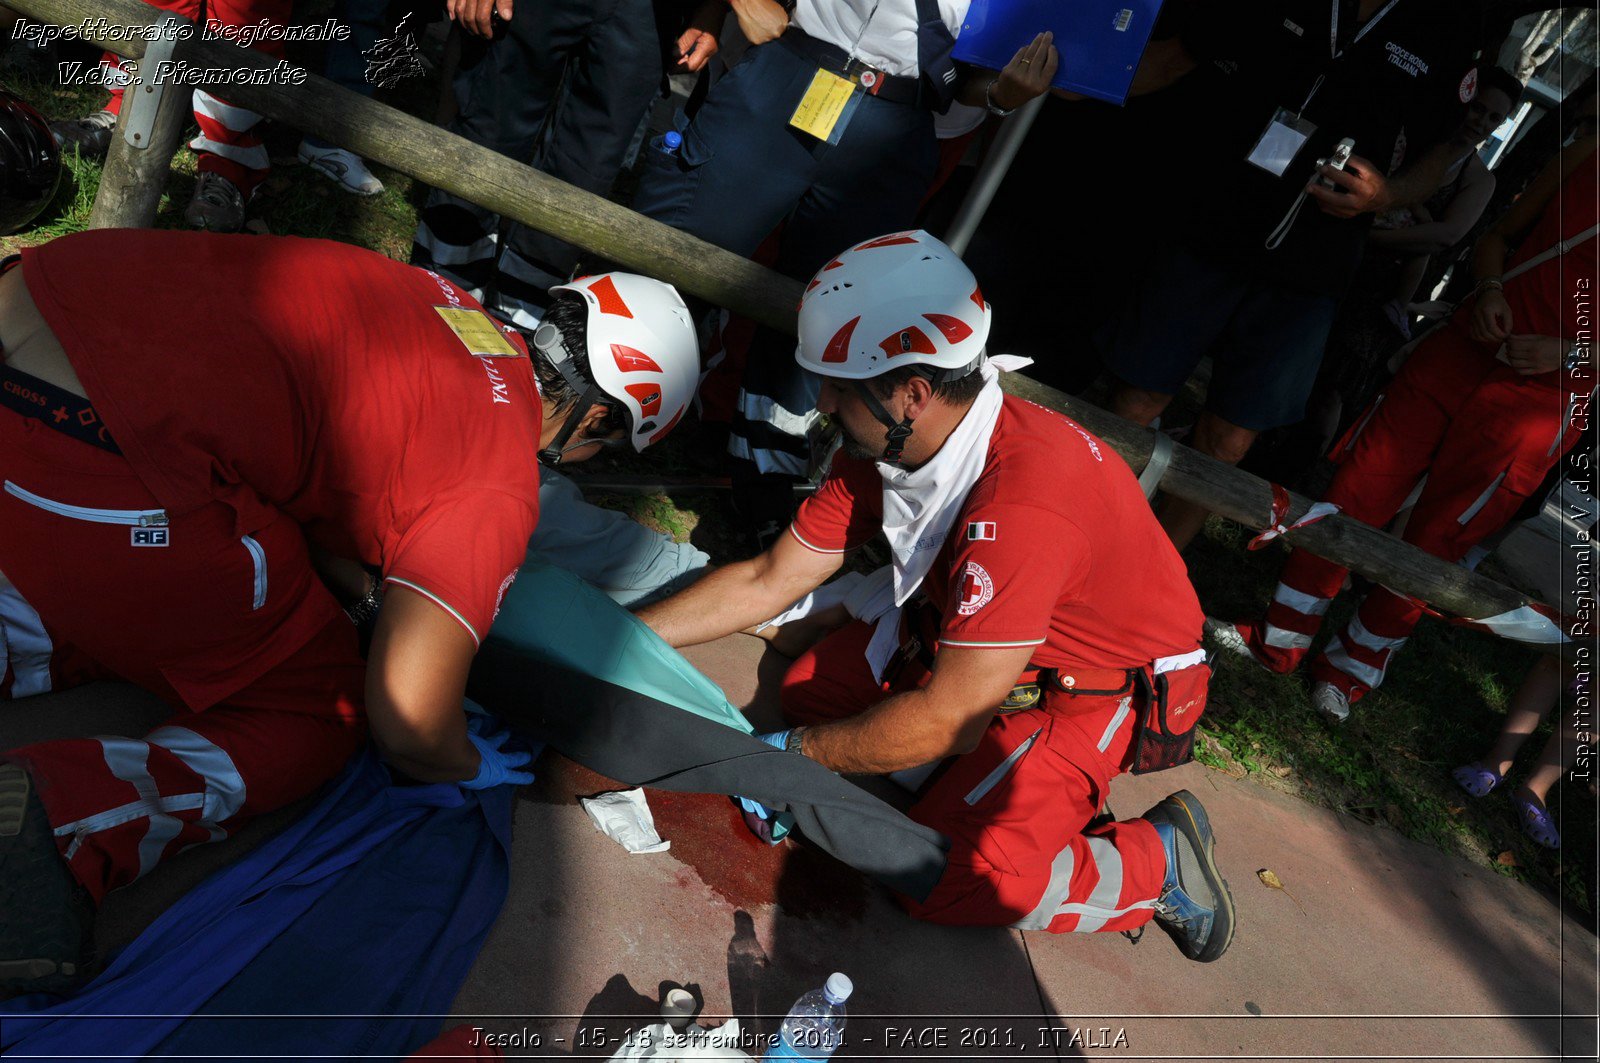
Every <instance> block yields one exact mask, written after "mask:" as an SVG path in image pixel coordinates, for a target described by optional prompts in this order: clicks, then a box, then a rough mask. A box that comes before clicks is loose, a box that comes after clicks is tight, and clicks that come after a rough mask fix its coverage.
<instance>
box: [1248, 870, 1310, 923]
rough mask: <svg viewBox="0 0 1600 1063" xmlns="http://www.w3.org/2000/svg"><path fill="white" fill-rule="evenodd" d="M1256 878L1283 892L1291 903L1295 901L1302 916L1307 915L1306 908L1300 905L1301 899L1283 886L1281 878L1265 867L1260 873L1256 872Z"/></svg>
mask: <svg viewBox="0 0 1600 1063" xmlns="http://www.w3.org/2000/svg"><path fill="white" fill-rule="evenodd" d="M1256 878H1258V879H1260V880H1261V881H1262V882H1263V883H1264V884H1265V885H1266V886H1268V887H1269V888H1271V889H1275V890H1282V891H1283V892H1284V893H1285V894H1286V895H1287V896H1288V898H1289V899H1290V900H1291V901H1294V906H1295V907H1296V908H1299V909H1300V914H1301V915H1305V914H1306V909H1305V906H1304V905H1302V904H1301V903H1300V901H1299V899H1298V898H1297V897H1295V895H1294V894H1292V893H1290V892H1289V887H1288V886H1285V885H1284V884H1283V880H1282V879H1281V878H1279V877H1278V876H1277V874H1276V873H1275V872H1273V871H1272V870H1270V869H1268V868H1265V867H1264V868H1262V869H1261V870H1260V871H1257V872H1256Z"/></svg>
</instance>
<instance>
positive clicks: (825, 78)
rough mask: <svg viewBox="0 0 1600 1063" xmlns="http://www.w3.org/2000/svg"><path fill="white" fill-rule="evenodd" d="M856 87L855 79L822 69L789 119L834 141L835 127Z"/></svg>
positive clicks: (795, 125) (803, 131)
mask: <svg viewBox="0 0 1600 1063" xmlns="http://www.w3.org/2000/svg"><path fill="white" fill-rule="evenodd" d="M855 91H856V85H855V82H853V81H847V80H846V79H844V78H842V77H840V76H839V75H837V74H832V73H829V72H828V71H826V70H818V71H817V72H816V74H815V75H814V76H813V77H812V78H811V85H810V87H808V88H807V89H806V94H805V95H804V96H802V97H801V98H800V105H799V106H798V107H796V108H795V109H794V117H792V118H790V119H789V124H790V125H792V126H794V127H795V128H796V129H798V130H800V131H801V132H802V133H810V134H811V135H812V136H814V137H816V138H817V139H818V140H829V141H831V140H832V139H833V127H834V126H836V125H838V124H839V116H840V115H841V114H843V113H844V109H845V106H846V105H847V104H848V103H849V102H850V97H851V96H852V95H853V94H854V93H855Z"/></svg>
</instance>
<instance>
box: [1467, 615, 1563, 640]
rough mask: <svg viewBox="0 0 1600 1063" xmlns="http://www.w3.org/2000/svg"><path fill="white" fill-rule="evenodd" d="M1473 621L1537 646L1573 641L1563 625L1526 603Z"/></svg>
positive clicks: (1500, 634) (1499, 633)
mask: <svg viewBox="0 0 1600 1063" xmlns="http://www.w3.org/2000/svg"><path fill="white" fill-rule="evenodd" d="M1471 623H1472V624H1473V625H1475V626H1477V627H1483V628H1487V629H1489V630H1490V631H1492V632H1494V633H1495V634H1496V635H1499V636H1500V637H1501V638H1508V639H1515V640H1516V641H1518V642H1529V643H1532V644H1534V645H1536V646H1549V645H1554V644H1556V643H1562V642H1571V641H1572V640H1571V639H1570V638H1568V637H1567V633H1566V632H1565V631H1563V630H1561V625H1559V624H1557V623H1556V622H1555V621H1553V620H1551V619H1550V618H1549V617H1548V616H1545V615H1544V614H1543V613H1541V612H1539V611H1538V610H1537V609H1533V608H1530V607H1529V606H1526V605H1523V606H1518V607H1517V608H1515V609H1512V610H1510V611H1509V612H1505V613H1496V614H1495V615H1494V616H1486V617H1484V618H1483V619H1482V620H1474V621H1471Z"/></svg>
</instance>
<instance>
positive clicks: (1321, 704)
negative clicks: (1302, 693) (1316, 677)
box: [1311, 683, 1350, 724]
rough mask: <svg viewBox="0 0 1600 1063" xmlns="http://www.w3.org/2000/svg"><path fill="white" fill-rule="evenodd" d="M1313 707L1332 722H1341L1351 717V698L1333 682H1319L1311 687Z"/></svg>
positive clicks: (1318, 713)
mask: <svg viewBox="0 0 1600 1063" xmlns="http://www.w3.org/2000/svg"><path fill="white" fill-rule="evenodd" d="M1311 707H1312V708H1314V709H1316V710H1317V715H1319V716H1321V717H1322V718H1323V719H1325V720H1327V721H1328V722H1329V723H1332V724H1341V723H1344V722H1345V721H1346V720H1348V719H1349V718H1350V699H1349V698H1348V697H1347V696H1346V695H1345V692H1344V691H1342V690H1340V689H1339V688H1338V687H1336V686H1334V685H1333V684H1332V683H1318V684H1317V685H1316V686H1314V687H1312V688H1311Z"/></svg>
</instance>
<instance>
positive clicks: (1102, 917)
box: [1056, 897, 1156, 933]
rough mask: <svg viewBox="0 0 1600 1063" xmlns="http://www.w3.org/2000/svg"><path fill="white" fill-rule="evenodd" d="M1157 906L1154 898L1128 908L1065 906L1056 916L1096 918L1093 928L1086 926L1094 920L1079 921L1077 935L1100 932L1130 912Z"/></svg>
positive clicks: (1057, 910) (1076, 928) (1084, 905)
mask: <svg viewBox="0 0 1600 1063" xmlns="http://www.w3.org/2000/svg"><path fill="white" fill-rule="evenodd" d="M1155 906H1156V899H1155V898H1154V897H1151V898H1150V899H1149V900H1147V901H1134V902H1133V903H1132V904H1130V905H1128V906H1127V907H1126V908H1102V907H1100V906H1099V905H1095V904H1063V905H1062V906H1061V907H1060V908H1057V909H1056V914H1057V915H1078V916H1083V915H1089V916H1094V917H1096V920H1097V921H1094V925H1093V926H1089V925H1086V924H1088V923H1090V922H1091V921H1092V920H1089V919H1079V920H1078V925H1077V926H1076V927H1075V928H1073V931H1074V933H1077V932H1079V931H1087V930H1098V929H1100V927H1102V926H1104V925H1105V924H1106V923H1108V922H1110V921H1111V920H1113V919H1116V918H1117V917H1118V916H1123V915H1127V914H1128V913H1129V912H1137V911H1138V910H1139V909H1141V908H1154V907H1155Z"/></svg>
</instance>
